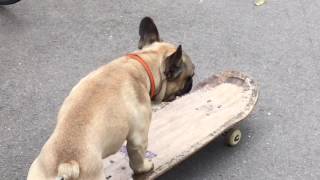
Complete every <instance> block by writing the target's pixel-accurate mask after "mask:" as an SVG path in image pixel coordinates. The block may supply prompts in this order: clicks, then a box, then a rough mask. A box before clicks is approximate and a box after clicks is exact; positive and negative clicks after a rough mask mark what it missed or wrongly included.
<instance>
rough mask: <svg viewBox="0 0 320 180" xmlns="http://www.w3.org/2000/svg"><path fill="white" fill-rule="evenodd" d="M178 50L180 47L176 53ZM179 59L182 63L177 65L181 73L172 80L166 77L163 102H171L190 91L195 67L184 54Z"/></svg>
mask: <svg viewBox="0 0 320 180" xmlns="http://www.w3.org/2000/svg"><path fill="white" fill-rule="evenodd" d="M179 48H180V49H181V46H179V47H178V48H177V51H179ZM180 59H181V61H182V62H181V65H179V68H180V70H179V71H181V73H180V74H177V75H176V77H173V78H168V76H167V86H166V87H167V88H166V94H165V97H164V100H163V101H173V100H175V99H176V96H182V95H184V94H186V93H188V92H190V91H191V89H192V85H193V76H194V68H195V66H194V64H193V63H192V62H191V59H190V58H189V56H188V55H187V54H186V53H184V52H182V56H181V58H180Z"/></svg>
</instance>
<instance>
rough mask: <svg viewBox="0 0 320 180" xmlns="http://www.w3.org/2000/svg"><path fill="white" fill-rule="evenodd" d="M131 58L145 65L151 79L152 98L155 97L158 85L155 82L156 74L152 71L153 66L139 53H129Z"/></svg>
mask: <svg viewBox="0 0 320 180" xmlns="http://www.w3.org/2000/svg"><path fill="white" fill-rule="evenodd" d="M127 56H128V57H129V58H131V59H134V60H136V61H138V62H139V63H140V64H141V65H142V66H143V67H144V69H145V70H146V72H147V74H148V76H149V79H150V86H151V89H150V91H151V99H152V98H154V96H155V95H156V85H155V82H154V76H153V74H152V71H151V68H150V66H149V65H148V64H147V63H146V61H145V60H143V59H142V58H141V57H140V56H139V55H137V54H128V55H127Z"/></svg>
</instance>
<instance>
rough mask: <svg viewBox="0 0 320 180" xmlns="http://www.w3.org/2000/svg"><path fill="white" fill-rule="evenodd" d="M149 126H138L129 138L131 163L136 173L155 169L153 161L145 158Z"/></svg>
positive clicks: (128, 148) (128, 145) (128, 147)
mask: <svg viewBox="0 0 320 180" xmlns="http://www.w3.org/2000/svg"><path fill="white" fill-rule="evenodd" d="M148 129H149V128H148V127H147V128H141V129H140V128H138V129H135V130H134V132H132V134H131V135H130V136H129V137H128V139H127V150H128V155H129V160H130V162H129V164H130V167H131V168H132V169H133V171H134V173H135V174H139V173H145V172H148V171H151V170H152V169H153V163H152V162H151V161H149V160H148V159H146V158H145V152H146V150H147V146H148Z"/></svg>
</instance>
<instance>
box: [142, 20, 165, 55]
mask: <svg viewBox="0 0 320 180" xmlns="http://www.w3.org/2000/svg"><path fill="white" fill-rule="evenodd" d="M139 35H140V40H139V45H138V48H139V49H142V48H143V47H144V46H146V45H149V44H152V43H153V42H155V41H160V37H159V32H158V29H157V26H156V25H155V24H154V22H153V20H152V19H151V18H150V17H144V18H143V19H142V20H141V22H140V27H139Z"/></svg>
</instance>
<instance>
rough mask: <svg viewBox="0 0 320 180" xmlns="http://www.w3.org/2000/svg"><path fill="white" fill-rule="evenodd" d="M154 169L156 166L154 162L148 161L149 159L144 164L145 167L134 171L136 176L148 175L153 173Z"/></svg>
mask: <svg viewBox="0 0 320 180" xmlns="http://www.w3.org/2000/svg"><path fill="white" fill-rule="evenodd" d="M153 168H154V164H153V162H152V161H150V160H148V159H145V160H144V163H143V166H142V167H140V168H138V169H135V170H134V173H135V174H142V173H147V172H149V171H152V170H153Z"/></svg>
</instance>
